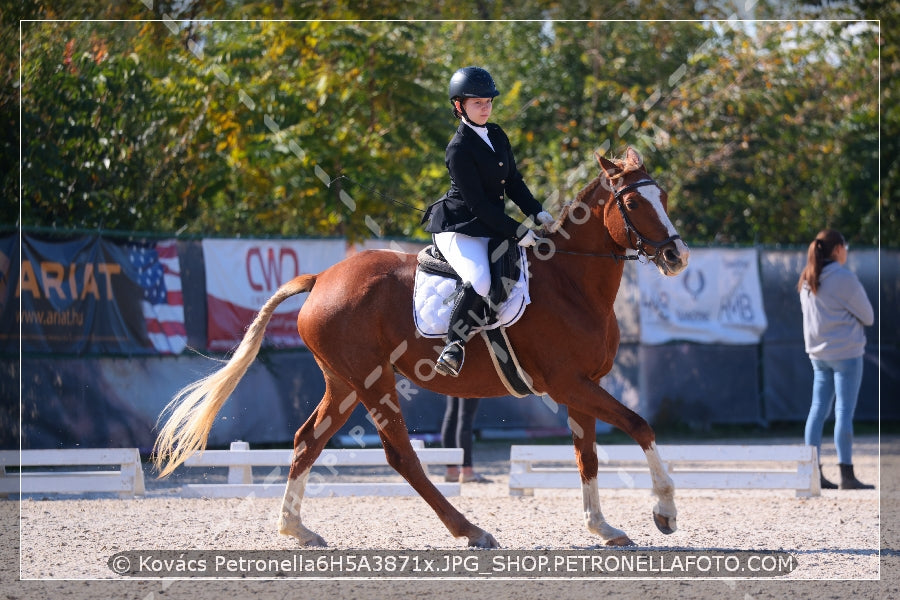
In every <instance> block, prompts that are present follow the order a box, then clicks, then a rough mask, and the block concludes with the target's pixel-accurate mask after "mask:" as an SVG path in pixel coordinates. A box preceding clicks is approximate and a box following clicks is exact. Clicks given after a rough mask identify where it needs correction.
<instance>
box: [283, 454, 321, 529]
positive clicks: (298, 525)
mask: <svg viewBox="0 0 900 600" xmlns="http://www.w3.org/2000/svg"><path fill="white" fill-rule="evenodd" d="M307 479H309V469H307V470H306V471H304V472H303V473H301V474H300V476H299V477H297V478H296V479H290V478H289V479H288V482H287V486H286V487H285V489H284V499H283V500H282V501H281V511H280V512H279V514H278V533H281V534H283V535H290V536H293V537H295V538H297V539H298V540H300V543H301V544H304V545H306V546H324V545H325V540H323V539H322V538H321V537H320V536H319V535H318V534H317V533H315V532H313V531H310V530H309V529H307V528H306V527H305V526H304V525H303V523H302V521H301V520H300V505H301V504H302V502H303V494H304V493H305V491H306V480H307Z"/></svg>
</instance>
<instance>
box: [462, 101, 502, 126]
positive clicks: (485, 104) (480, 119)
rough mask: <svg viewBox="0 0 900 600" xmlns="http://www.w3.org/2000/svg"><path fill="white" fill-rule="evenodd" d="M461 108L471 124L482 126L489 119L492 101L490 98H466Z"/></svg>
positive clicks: (492, 105)
mask: <svg viewBox="0 0 900 600" xmlns="http://www.w3.org/2000/svg"><path fill="white" fill-rule="evenodd" d="M462 107H463V108H464V109H465V110H466V115H467V116H468V117H469V120H470V121H471V122H472V123H474V124H475V125H484V124H485V123H487V122H488V119H490V118H491V111H492V110H493V108H494V101H493V99H492V98H466V99H465V100H463V102H462Z"/></svg>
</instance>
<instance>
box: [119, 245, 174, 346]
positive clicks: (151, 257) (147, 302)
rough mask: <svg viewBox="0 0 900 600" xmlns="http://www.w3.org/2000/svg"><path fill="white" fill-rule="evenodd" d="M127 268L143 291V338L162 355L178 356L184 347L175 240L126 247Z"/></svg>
mask: <svg viewBox="0 0 900 600" xmlns="http://www.w3.org/2000/svg"><path fill="white" fill-rule="evenodd" d="M129 247H130V252H129V254H130V256H129V258H130V260H131V264H132V265H134V267H135V268H136V269H137V271H138V283H139V284H140V286H141V288H143V290H144V295H143V299H142V301H141V308H142V309H143V312H144V320H145V321H146V323H147V335H148V336H149V337H150V341H151V342H152V343H153V347H154V348H156V350H157V351H158V352H160V353H162V354H179V353H180V352H181V351H182V350H184V348H185V346H187V332H186V331H185V328H184V302H183V300H182V296H181V263H180V262H179V261H178V249H177V247H176V245H175V240H160V241H158V242H155V243H154V242H151V243H149V244H130V245H129Z"/></svg>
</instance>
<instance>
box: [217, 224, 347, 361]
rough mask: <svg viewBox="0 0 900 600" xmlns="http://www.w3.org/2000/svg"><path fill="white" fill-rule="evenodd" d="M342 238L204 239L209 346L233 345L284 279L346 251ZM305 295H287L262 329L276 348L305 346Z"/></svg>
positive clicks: (322, 266)
mask: <svg viewBox="0 0 900 600" xmlns="http://www.w3.org/2000/svg"><path fill="white" fill-rule="evenodd" d="M346 251H347V248H346V242H345V241H344V240H343V239H334V240H264V239H251V240H203V260H204V264H205V267H206V305H207V347H208V348H209V349H210V350H213V351H217V352H227V351H229V350H231V349H233V348H234V347H235V346H236V345H237V344H238V343H239V342H240V340H241V338H242V337H243V336H244V332H245V331H246V329H247V327H248V326H249V325H250V323H251V322H252V321H253V319H254V317H255V316H256V313H257V312H259V309H260V308H262V306H263V304H265V303H266V301H267V300H268V299H269V298H270V297H271V296H272V294H274V293H275V291H276V290H277V289H278V288H279V287H280V286H281V285H282V284H284V283H286V282H288V281H290V280H291V279H293V278H294V277H296V276H298V275H302V274H304V273H318V272H320V271H323V270H325V269H326V268H328V267H330V266H331V265H333V264H335V263H337V262H339V261H340V260H342V259H343V258H344V256H345V255H346ZM305 300H306V294H299V295H297V296H294V297H293V298H289V299H287V300H285V301H284V302H283V303H282V304H281V305H279V307H278V310H276V311H275V312H274V313H273V315H272V320H271V321H270V322H269V325H268V327H267V328H266V344H267V345H269V346H271V347H276V348H292V347H299V346H302V345H303V340H301V339H300V336H299V335H298V334H297V312H298V311H299V310H300V307H301V306H302V305H303V302H304V301H305Z"/></svg>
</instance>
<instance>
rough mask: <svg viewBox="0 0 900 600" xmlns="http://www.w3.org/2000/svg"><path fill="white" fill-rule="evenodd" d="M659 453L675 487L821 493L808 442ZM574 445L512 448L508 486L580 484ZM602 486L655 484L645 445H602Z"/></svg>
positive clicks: (522, 490) (517, 490) (517, 491)
mask: <svg viewBox="0 0 900 600" xmlns="http://www.w3.org/2000/svg"><path fill="white" fill-rule="evenodd" d="M658 450H659V456H660V458H661V459H662V461H663V464H664V466H665V468H666V470H667V472H668V473H669V475H670V476H671V477H672V480H673V481H674V482H675V489H676V490H678V489H792V490H795V491H796V494H797V495H798V496H818V495H820V493H821V492H820V488H819V484H820V482H819V465H818V459H817V456H816V449H815V447H813V446H805V445H771V446H754V445H746V446H744V445H712V444H710V445H689V446H688V445H686V446H678V445H673V446H668V445H665V446H659V447H658ZM574 452H575V451H574V449H573V447H572V446H569V445H566V446H537V445H533V446H531V445H529V446H518V445H513V446H512V447H511V449H510V471H509V492H510V494H511V495H514V496H520V495H532V494H533V493H534V490H535V489H548V488H549V489H569V488H580V487H581V478H580V477H579V474H578V469H577V468H576V466H575V454H574ZM597 455H598V458H599V461H600V469H599V473H598V475H597V484H598V486H599V487H601V488H613V489H616V488H646V489H650V488H651V487H652V480H651V478H650V471H649V469H648V467H647V461H646V458H645V456H644V452H643V450H641V448H640V447H639V446H637V445H627V446H626V445H621V446H619V445H613V446H598V447H597Z"/></svg>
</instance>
